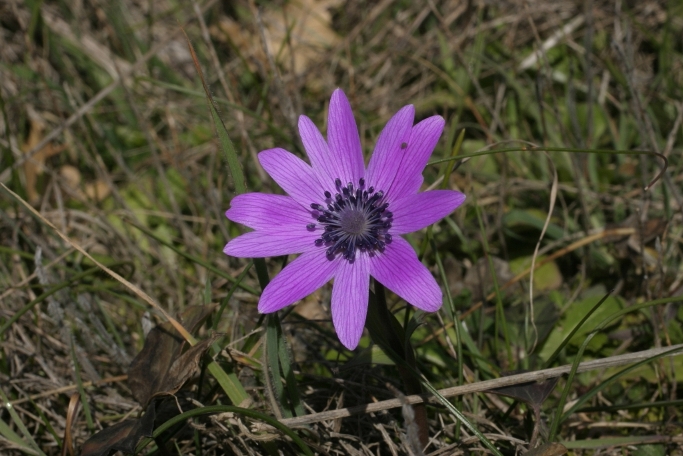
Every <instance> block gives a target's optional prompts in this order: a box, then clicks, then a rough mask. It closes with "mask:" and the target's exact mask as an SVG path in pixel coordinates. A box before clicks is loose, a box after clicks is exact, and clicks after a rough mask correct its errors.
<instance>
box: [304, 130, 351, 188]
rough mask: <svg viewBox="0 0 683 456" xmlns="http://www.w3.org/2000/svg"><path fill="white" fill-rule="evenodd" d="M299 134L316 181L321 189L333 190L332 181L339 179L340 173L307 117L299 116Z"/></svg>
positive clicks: (322, 139)
mask: <svg viewBox="0 0 683 456" xmlns="http://www.w3.org/2000/svg"><path fill="white" fill-rule="evenodd" d="M299 134H300V135H301V141H302V142H303V143H304V149H306V154H307V155H308V159H309V160H311V165H312V167H313V171H314V172H315V173H316V174H317V176H318V180H319V181H320V183H321V184H322V186H323V187H327V188H328V189H334V179H335V178H337V177H339V176H340V174H341V172H340V171H337V164H336V162H335V161H334V159H333V157H332V154H330V148H329V147H328V146H327V143H326V142H325V139H324V138H323V135H322V134H320V131H319V130H318V127H316V126H315V124H314V123H313V121H312V120H311V119H309V118H308V117H306V116H300V117H299Z"/></svg>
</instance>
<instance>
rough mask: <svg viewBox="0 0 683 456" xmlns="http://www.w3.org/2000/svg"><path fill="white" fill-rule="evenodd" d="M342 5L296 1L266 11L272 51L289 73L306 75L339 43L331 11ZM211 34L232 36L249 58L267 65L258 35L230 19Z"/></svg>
mask: <svg viewBox="0 0 683 456" xmlns="http://www.w3.org/2000/svg"><path fill="white" fill-rule="evenodd" d="M340 3H341V2H340V1H339V0H292V1H288V2H285V4H284V5H283V6H282V7H281V8H278V7H273V8H266V9H264V10H263V11H262V20H263V26H264V34H265V36H266V41H267V43H268V50H269V52H270V53H271V54H273V55H274V56H277V57H278V61H279V62H280V63H281V64H282V65H283V66H284V67H285V68H287V71H288V72H294V73H298V74H302V73H303V72H305V71H306V70H307V69H308V68H309V66H310V65H311V63H312V62H313V61H315V60H316V59H319V58H321V57H323V56H324V55H325V54H324V52H325V50H326V49H329V48H331V47H333V46H335V45H336V44H338V43H339V40H340V39H339V35H337V33H336V32H335V31H334V30H333V28H332V26H331V24H332V13H331V12H330V9H331V8H333V7H335V6H337V5H338V4H340ZM211 32H212V34H213V36H214V37H215V38H217V39H218V40H221V41H226V40H227V39H228V37H229V39H230V40H231V41H232V42H233V44H234V45H235V46H236V47H237V48H239V49H240V50H241V53H242V55H244V56H246V57H247V58H255V59H257V60H259V61H261V63H262V64H263V65H266V64H267V61H266V56H265V54H264V53H263V50H262V47H261V44H260V38H259V35H258V33H250V32H249V31H248V30H245V29H244V27H242V26H241V25H240V24H239V23H238V22H236V21H234V20H232V19H230V18H228V17H224V18H221V20H220V22H219V23H218V26H217V27H213V28H212V30H211ZM290 51H291V52H292V54H290ZM292 66H293V68H292Z"/></svg>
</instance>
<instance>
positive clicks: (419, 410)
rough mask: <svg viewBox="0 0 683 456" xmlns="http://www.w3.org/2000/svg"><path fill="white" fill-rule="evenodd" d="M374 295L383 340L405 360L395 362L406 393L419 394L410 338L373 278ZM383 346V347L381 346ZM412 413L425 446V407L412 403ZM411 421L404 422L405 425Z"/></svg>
mask: <svg viewBox="0 0 683 456" xmlns="http://www.w3.org/2000/svg"><path fill="white" fill-rule="evenodd" d="M375 296H376V304H377V312H378V314H379V320H380V321H381V322H383V323H384V324H383V330H384V332H385V334H384V336H385V337H384V340H385V342H388V345H389V348H390V349H392V350H393V351H394V353H395V354H396V355H398V356H399V357H400V358H402V360H403V361H405V363H406V364H407V366H406V365H401V364H399V363H396V368H397V369H398V374H399V375H400V376H401V380H402V381H403V386H404V388H405V391H406V395H412V394H421V393H422V385H421V383H420V379H419V378H418V377H417V376H416V375H415V372H417V363H416V361H415V352H414V351H413V346H412V345H411V344H410V340H409V339H408V338H406V337H405V333H404V331H403V327H402V326H401V324H400V323H399V322H398V320H397V319H396V317H395V316H394V315H393V314H392V313H391V312H389V308H388V307H387V300H386V293H385V290H384V285H382V284H381V283H379V282H378V281H376V280H375ZM382 348H385V347H382ZM412 408H413V413H414V416H415V422H414V424H415V425H417V428H418V437H419V440H420V446H421V447H422V448H424V447H426V446H427V444H428V443H429V423H428V422H427V408H426V406H425V404H424V403H420V404H413V405H412ZM410 424H411V423H407V422H406V427H407V426H409V425H410Z"/></svg>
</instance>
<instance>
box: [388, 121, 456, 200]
mask: <svg viewBox="0 0 683 456" xmlns="http://www.w3.org/2000/svg"><path fill="white" fill-rule="evenodd" d="M444 124H445V122H444V120H443V118H442V117H441V116H433V117H429V118H427V119H425V120H423V121H422V122H419V123H418V124H417V125H415V126H414V127H413V129H412V131H411V133H410V139H409V140H408V148H407V149H406V152H405V155H404V156H403V160H402V161H401V165H400V167H399V169H398V172H397V173H396V179H394V183H393V185H392V186H391V190H390V191H389V193H388V195H390V197H391V198H392V199H397V198H401V197H403V196H406V195H412V194H414V193H416V192H417V191H418V190H419V189H420V186H421V185H422V180H423V179H422V170H424V167H425V166H426V165H427V161H428V160H429V157H430V156H431V155H432V152H433V151H434V147H436V144H437V143H438V142H439V138H440V137H441V133H442V132H443V127H444Z"/></svg>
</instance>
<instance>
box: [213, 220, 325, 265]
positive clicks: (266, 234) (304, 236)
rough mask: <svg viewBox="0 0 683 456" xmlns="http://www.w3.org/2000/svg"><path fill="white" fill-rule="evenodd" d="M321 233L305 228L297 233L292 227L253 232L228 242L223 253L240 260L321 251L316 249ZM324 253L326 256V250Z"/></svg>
mask: <svg viewBox="0 0 683 456" xmlns="http://www.w3.org/2000/svg"><path fill="white" fill-rule="evenodd" d="M321 232H322V230H320V229H318V230H317V231H308V230H307V229H306V227H305V226H302V227H300V228H299V229H298V230H296V231H295V230H294V229H293V228H292V227H282V228H279V229H278V228H274V229H272V230H270V229H269V230H260V231H251V232H249V233H245V234H242V235H241V236H237V237H236V238H235V239H232V240H231V241H230V242H228V244H227V245H226V246H225V248H224V249H223V253H225V254H226V255H230V256H234V257H239V258H263V257H273V256H280V255H291V254H293V253H301V252H306V251H311V250H320V248H319V247H315V240H316V239H317V238H319V237H320V233H321ZM322 252H323V253H322V255H323V256H325V255H324V252H325V250H324V249H323V250H322Z"/></svg>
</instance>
